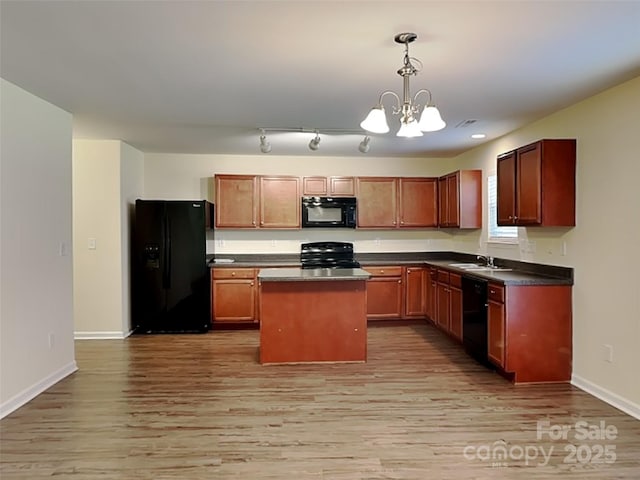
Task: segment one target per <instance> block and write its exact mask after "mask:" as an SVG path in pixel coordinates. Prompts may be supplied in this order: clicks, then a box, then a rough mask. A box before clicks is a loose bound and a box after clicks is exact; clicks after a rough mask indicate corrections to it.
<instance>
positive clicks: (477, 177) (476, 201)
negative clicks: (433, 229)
mask: <svg viewBox="0 0 640 480" xmlns="http://www.w3.org/2000/svg"><path fill="white" fill-rule="evenodd" d="M438 190H439V193H438V197H439V202H438V212H439V215H438V216H439V220H438V226H440V227H443V228H482V170H458V171H457V172H452V173H449V174H447V175H444V176H442V177H440V178H439V179H438Z"/></svg>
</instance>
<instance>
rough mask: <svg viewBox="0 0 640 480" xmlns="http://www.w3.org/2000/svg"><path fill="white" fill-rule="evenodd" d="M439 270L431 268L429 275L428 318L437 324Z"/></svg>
mask: <svg viewBox="0 0 640 480" xmlns="http://www.w3.org/2000/svg"><path fill="white" fill-rule="evenodd" d="M437 275H438V269H436V268H429V275H427V279H426V282H427V285H426V287H427V288H426V292H427V317H428V318H429V319H430V320H431V321H432V322H433V323H436V322H437V320H436V302H437V298H436V297H437V295H438V282H437Z"/></svg>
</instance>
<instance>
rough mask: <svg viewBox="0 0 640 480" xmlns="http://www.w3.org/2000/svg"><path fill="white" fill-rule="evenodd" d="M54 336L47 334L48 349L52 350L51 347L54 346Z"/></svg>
mask: <svg viewBox="0 0 640 480" xmlns="http://www.w3.org/2000/svg"><path fill="white" fill-rule="evenodd" d="M55 339H56V337H55V335H54V334H53V333H49V349H53V346H54V345H55Z"/></svg>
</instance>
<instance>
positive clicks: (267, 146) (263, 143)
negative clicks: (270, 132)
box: [260, 129, 271, 153]
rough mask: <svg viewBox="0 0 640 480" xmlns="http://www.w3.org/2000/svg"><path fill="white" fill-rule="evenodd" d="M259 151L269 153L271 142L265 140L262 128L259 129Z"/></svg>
mask: <svg viewBox="0 0 640 480" xmlns="http://www.w3.org/2000/svg"><path fill="white" fill-rule="evenodd" d="M260 132H261V135H260V151H261V152H262V153H269V152H270V151H271V143H269V142H268V141H267V136H266V135H265V133H264V129H260Z"/></svg>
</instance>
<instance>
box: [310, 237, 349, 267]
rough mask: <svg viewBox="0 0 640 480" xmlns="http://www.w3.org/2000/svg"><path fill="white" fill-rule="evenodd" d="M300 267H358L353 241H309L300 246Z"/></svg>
mask: <svg viewBox="0 0 640 480" xmlns="http://www.w3.org/2000/svg"><path fill="white" fill-rule="evenodd" d="M300 263H301V264H302V268H360V264H359V263H358V262H357V261H356V260H355V257H354V253H353V243H348V242H311V243H303V244H302V245H301V246H300Z"/></svg>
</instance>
